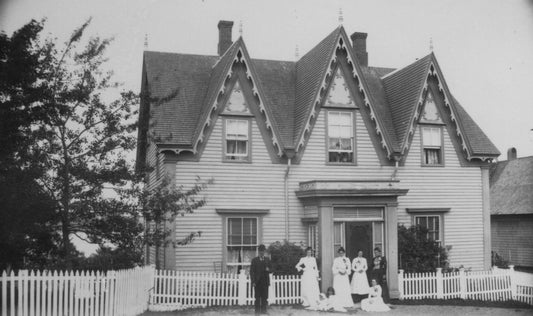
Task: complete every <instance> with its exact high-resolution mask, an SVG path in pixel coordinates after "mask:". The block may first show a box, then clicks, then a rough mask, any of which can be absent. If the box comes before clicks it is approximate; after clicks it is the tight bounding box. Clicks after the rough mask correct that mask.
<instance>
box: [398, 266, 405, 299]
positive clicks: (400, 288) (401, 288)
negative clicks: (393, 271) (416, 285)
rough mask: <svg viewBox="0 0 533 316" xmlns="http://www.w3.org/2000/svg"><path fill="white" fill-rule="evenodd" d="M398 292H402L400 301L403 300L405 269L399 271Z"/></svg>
mask: <svg viewBox="0 0 533 316" xmlns="http://www.w3.org/2000/svg"><path fill="white" fill-rule="evenodd" d="M398 291H399V292H400V300H403V294H404V293H403V269H400V270H398Z"/></svg>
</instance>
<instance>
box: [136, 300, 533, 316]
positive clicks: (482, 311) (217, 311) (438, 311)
mask: <svg viewBox="0 0 533 316" xmlns="http://www.w3.org/2000/svg"><path fill="white" fill-rule="evenodd" d="M440 302H442V301H440ZM481 303H483V302H481ZM484 303H486V302H484ZM500 304H501V303H500ZM359 306H360V305H359V304H358V305H356V308H355V309H353V310H350V311H348V313H335V312H331V313H329V312H317V311H308V310H306V309H303V308H302V307H301V306H299V305H293V306H279V305H274V306H269V308H268V313H269V315H285V316H315V315H316V316H318V315H321V316H324V315H329V314H337V315H342V314H349V315H355V314H356V315H391V316H392V315H420V316H422V315H444V316H451V315H489V316H496V315H505V316H511V315H524V316H525V315H532V314H533V309H532V307H531V306H523V307H522V305H520V306H519V307H516V306H515V307H512V306H510V305H509V306H507V307H506V308H504V307H494V306H492V307H491V306H489V307H482V306H464V305H461V306H457V305H397V304H391V310H390V311H389V312H379V313H378V312H372V313H368V312H365V311H363V310H361V309H360V308H359ZM485 306H486V304H485ZM253 314H254V308H253V306H231V307H230V306H224V307H208V308H203V309H189V310H183V311H178V312H146V313H144V314H142V316H171V315H172V316H174V315H180V316H182V315H183V316H192V315H207V316H218V315H253Z"/></svg>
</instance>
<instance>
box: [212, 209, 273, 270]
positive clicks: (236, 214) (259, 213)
mask: <svg viewBox="0 0 533 316" xmlns="http://www.w3.org/2000/svg"><path fill="white" fill-rule="evenodd" d="M216 212H217V214H219V215H220V216H221V220H222V262H221V266H222V271H224V272H226V271H228V268H229V267H237V266H239V265H240V266H242V267H243V269H249V268H250V263H247V262H242V263H240V264H238V263H237V264H235V263H230V264H228V259H229V256H228V247H231V246H230V245H229V244H228V232H229V229H228V223H229V219H230V218H255V219H257V222H256V223H257V245H256V246H255V247H256V250H255V255H256V256H257V254H258V251H257V247H258V246H259V245H260V244H262V243H263V217H264V215H266V214H268V213H269V212H270V210H266V209H216Z"/></svg>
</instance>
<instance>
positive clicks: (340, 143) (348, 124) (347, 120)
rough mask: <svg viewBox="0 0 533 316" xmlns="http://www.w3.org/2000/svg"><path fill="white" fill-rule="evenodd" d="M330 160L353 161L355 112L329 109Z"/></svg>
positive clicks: (328, 140)
mask: <svg viewBox="0 0 533 316" xmlns="http://www.w3.org/2000/svg"><path fill="white" fill-rule="evenodd" d="M327 120H328V131H327V134H328V135H327V143H328V162H330V163H351V164H353V163H354V162H355V159H354V124H353V113H352V112H347V111H328V119H327Z"/></svg>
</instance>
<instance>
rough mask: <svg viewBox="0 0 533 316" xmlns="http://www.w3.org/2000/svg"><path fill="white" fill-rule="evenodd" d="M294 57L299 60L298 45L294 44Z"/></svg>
mask: <svg viewBox="0 0 533 316" xmlns="http://www.w3.org/2000/svg"><path fill="white" fill-rule="evenodd" d="M294 57H296V60H298V59H299V58H300V51H299V50H298V44H296V48H295V49H294Z"/></svg>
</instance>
